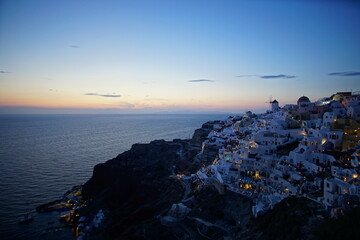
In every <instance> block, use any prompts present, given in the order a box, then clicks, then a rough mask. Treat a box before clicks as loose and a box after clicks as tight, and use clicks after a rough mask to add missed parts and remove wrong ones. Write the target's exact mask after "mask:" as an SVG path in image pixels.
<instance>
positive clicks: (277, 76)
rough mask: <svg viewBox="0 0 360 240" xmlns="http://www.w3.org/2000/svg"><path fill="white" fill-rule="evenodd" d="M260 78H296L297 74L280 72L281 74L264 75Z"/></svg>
mask: <svg viewBox="0 0 360 240" xmlns="http://www.w3.org/2000/svg"><path fill="white" fill-rule="evenodd" d="M260 78H265V79H276V78H282V79H288V78H296V76H292V75H285V74H279V75H263V76H260Z"/></svg>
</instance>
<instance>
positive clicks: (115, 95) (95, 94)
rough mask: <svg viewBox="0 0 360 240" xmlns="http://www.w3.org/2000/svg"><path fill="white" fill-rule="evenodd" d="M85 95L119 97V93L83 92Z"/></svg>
mask: <svg viewBox="0 0 360 240" xmlns="http://www.w3.org/2000/svg"><path fill="white" fill-rule="evenodd" d="M84 95H87V96H99V97H109V98H118V97H121V95H120V94H99V93H84Z"/></svg>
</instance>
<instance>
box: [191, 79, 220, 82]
mask: <svg viewBox="0 0 360 240" xmlns="http://www.w3.org/2000/svg"><path fill="white" fill-rule="evenodd" d="M188 82H214V80H209V79H194V80H189V81H188Z"/></svg>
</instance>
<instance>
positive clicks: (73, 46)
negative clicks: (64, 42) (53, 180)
mask: <svg viewBox="0 0 360 240" xmlns="http://www.w3.org/2000/svg"><path fill="white" fill-rule="evenodd" d="M69 47H71V48H80V46H79V45H69Z"/></svg>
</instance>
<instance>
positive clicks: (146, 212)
mask: <svg viewBox="0 0 360 240" xmlns="http://www.w3.org/2000/svg"><path fill="white" fill-rule="evenodd" d="M212 126H213V124H212V123H206V124H204V125H203V127H202V128H201V129H197V130H196V131H195V133H194V136H193V138H192V139H190V140H173V141H164V140H156V141H152V142H150V143H148V144H134V145H133V146H132V147H131V149H130V150H129V151H126V152H124V153H122V154H120V155H118V156H117V157H116V158H114V159H111V160H109V161H107V162H105V163H102V164H98V165H96V166H95V167H94V172H93V176H92V177H91V179H90V180H89V181H87V182H86V183H85V184H84V186H83V189H82V195H83V198H84V199H87V200H90V201H89V202H88V206H87V207H85V209H80V210H79V212H81V213H82V214H84V215H86V214H90V215H91V213H94V212H96V211H98V209H99V208H103V207H105V208H107V209H109V210H110V213H109V214H108V218H109V220H108V221H107V223H106V224H105V225H106V226H105V230H103V232H102V233H101V236H100V237H99V238H103V237H104V238H109V239H113V238H118V237H120V238H121V237H125V238H127V237H130V236H132V235H133V232H137V231H141V229H138V228H139V227H141V223H142V222H144V221H149V220H152V221H153V220H154V219H155V218H156V216H158V215H160V214H163V213H164V211H167V210H168V209H169V208H170V207H171V204H173V203H174V202H178V201H180V199H181V196H182V195H183V191H184V190H183V188H182V186H181V184H180V183H179V182H178V181H177V180H174V179H172V178H169V176H170V175H172V174H177V173H187V174H189V173H192V172H195V171H197V169H198V164H195V163H194V159H195V157H196V156H198V154H199V152H200V151H201V145H202V142H203V140H205V139H206V137H207V136H208V134H209V133H210V131H211V130H212ZM155 221H156V220H155ZM155 225H156V224H155ZM156 226H157V228H158V227H159V226H158V225H156ZM148 228H149V231H153V233H152V234H153V235H154V237H155V236H157V235H159V234H160V235H161V232H158V231H159V230H156V229H157V228H154V229H152V230H150V229H151V228H152V227H151V226H150V225H149V226H148Z"/></svg>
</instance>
